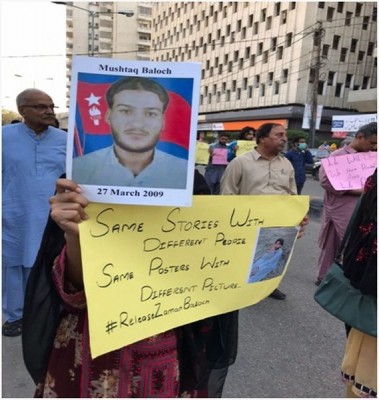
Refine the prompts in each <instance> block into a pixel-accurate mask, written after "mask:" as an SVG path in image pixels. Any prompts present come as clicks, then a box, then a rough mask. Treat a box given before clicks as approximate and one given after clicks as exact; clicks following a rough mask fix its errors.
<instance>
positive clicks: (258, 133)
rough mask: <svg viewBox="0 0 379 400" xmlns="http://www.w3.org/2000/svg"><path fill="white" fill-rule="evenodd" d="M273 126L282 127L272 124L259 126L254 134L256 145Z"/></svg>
mask: <svg viewBox="0 0 379 400" xmlns="http://www.w3.org/2000/svg"><path fill="white" fill-rule="evenodd" d="M274 126H282V125H281V124H276V123H273V122H268V123H266V124H263V125H261V126H260V127H259V128H258V130H257V131H256V133H255V138H256V141H257V143H259V141H260V139H261V138H264V137H267V136H268V135H269V134H270V132H271V129H272V128H273V127H274Z"/></svg>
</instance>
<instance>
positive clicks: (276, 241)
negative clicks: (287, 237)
mask: <svg viewBox="0 0 379 400" xmlns="http://www.w3.org/2000/svg"><path fill="white" fill-rule="evenodd" d="M278 242H279V243H280V244H281V245H282V246H283V244H284V239H282V238H279V239H276V240H275V243H278Z"/></svg>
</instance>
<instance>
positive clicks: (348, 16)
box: [345, 11, 353, 26]
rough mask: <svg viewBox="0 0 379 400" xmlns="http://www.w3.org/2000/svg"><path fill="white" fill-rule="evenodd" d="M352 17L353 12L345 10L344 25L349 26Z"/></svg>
mask: <svg viewBox="0 0 379 400" xmlns="http://www.w3.org/2000/svg"><path fill="white" fill-rule="evenodd" d="M352 17H353V13H352V12H349V11H347V12H346V17H345V25H346V26H350V25H351V19H352Z"/></svg>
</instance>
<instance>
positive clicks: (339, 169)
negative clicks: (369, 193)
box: [321, 151, 377, 190]
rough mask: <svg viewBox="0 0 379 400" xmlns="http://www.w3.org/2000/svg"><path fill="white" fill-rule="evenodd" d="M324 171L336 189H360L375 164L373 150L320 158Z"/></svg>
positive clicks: (375, 156) (375, 154)
mask: <svg viewBox="0 0 379 400" xmlns="http://www.w3.org/2000/svg"><path fill="white" fill-rule="evenodd" d="M321 163H322V166H323V167H324V170H325V173H326V175H327V177H328V179H329V181H330V183H331V184H332V186H333V187H334V189H336V190H353V189H362V188H363V186H364V184H365V182H366V179H367V178H368V177H369V176H370V175H372V174H373V173H374V171H375V168H376V165H377V153H376V152H374V151H369V152H360V153H353V154H344V155H342V156H336V157H328V158H323V159H322V160H321Z"/></svg>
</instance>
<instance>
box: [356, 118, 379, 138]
mask: <svg viewBox="0 0 379 400" xmlns="http://www.w3.org/2000/svg"><path fill="white" fill-rule="evenodd" d="M360 133H362V134H363V136H364V137H365V138H366V139H367V138H369V137H370V136H372V135H377V134H378V125H377V123H376V122H370V123H369V124H366V125H363V126H361V127H360V128H359V129H358V131H357V133H356V134H355V137H357V135H358V134H360Z"/></svg>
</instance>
